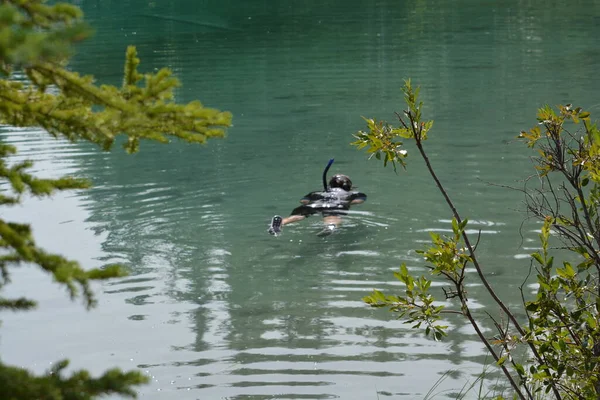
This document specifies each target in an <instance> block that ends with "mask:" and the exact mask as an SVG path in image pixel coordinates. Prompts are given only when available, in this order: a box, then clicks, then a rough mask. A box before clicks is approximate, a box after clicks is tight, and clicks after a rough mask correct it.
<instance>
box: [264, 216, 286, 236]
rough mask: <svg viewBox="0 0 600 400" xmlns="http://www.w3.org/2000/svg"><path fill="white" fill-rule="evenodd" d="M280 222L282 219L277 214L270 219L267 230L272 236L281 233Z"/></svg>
mask: <svg viewBox="0 0 600 400" xmlns="http://www.w3.org/2000/svg"><path fill="white" fill-rule="evenodd" d="M282 222H283V219H282V218H281V217H280V216H279V215H276V216H274V217H273V219H271V225H269V229H268V230H267V232H269V233H270V234H271V235H273V236H279V235H280V234H281V223H282Z"/></svg>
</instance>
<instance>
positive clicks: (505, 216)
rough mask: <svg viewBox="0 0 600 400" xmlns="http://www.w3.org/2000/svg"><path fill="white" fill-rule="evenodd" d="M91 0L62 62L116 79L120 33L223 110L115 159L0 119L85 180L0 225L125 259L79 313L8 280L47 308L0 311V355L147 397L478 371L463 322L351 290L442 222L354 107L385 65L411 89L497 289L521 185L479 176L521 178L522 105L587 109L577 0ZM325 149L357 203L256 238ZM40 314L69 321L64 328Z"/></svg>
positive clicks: (587, 27)
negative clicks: (68, 369)
mask: <svg viewBox="0 0 600 400" xmlns="http://www.w3.org/2000/svg"><path fill="white" fill-rule="evenodd" d="M109 3H110V4H111V7H100V4H103V5H104V4H105V3H104V2H103V3H99V2H93V1H92V2H89V3H87V2H86V4H85V5H84V7H85V11H86V13H87V15H88V16H89V17H90V18H91V20H92V22H94V21H96V22H98V21H105V22H103V24H102V26H101V27H102V29H99V32H98V35H97V38H96V39H95V40H94V41H92V42H90V43H89V44H87V45H86V47H84V48H83V50H85V51H82V52H80V54H79V56H78V58H77V59H76V66H77V67H78V68H82V69H84V70H89V71H94V72H96V75H97V77H98V78H99V79H100V80H101V81H109V82H113V83H116V82H118V79H119V74H120V71H121V65H120V62H121V56H122V54H121V53H122V50H123V45H124V44H125V43H130V42H132V43H135V44H137V45H138V47H139V49H140V52H141V56H142V60H143V63H142V68H143V66H144V65H145V66H146V68H150V69H151V68H154V67H157V66H162V65H164V64H168V65H169V66H170V67H171V68H173V69H174V70H175V72H176V73H177V75H178V76H179V77H180V78H181V79H182V81H183V83H184V87H183V88H182V89H181V90H180V92H179V93H178V97H179V98H180V99H181V100H183V101H187V100H192V99H194V98H197V97H199V98H200V99H201V100H202V101H203V102H205V103H206V104H207V105H209V106H216V107H219V108H222V109H229V110H231V111H232V112H233V113H234V115H235V120H234V123H235V126H234V127H233V128H232V129H231V130H230V132H229V137H228V138H227V139H225V140H222V141H213V142H210V143H209V144H208V145H207V146H206V147H198V146H192V145H186V144H182V143H174V144H173V145H171V146H166V147H165V146H159V145H150V144H143V145H142V152H141V153H139V154H136V155H133V156H127V155H125V154H123V153H122V152H120V151H118V150H117V151H116V152H113V153H101V152H98V151H96V149H94V148H92V147H91V146H88V145H85V144H77V145H72V144H68V143H64V142H62V141H54V140H51V139H49V138H47V137H46V136H42V134H41V133H40V132H36V131H29V130H10V131H9V130H6V129H4V130H3V131H2V133H1V137H2V139H3V140H5V141H7V142H10V143H14V144H16V145H17V146H18V147H19V149H20V155H19V157H28V158H33V159H35V160H37V164H36V168H37V169H38V170H39V171H40V172H42V173H44V174H51V175H59V174H65V173H77V174H79V175H82V176H86V177H88V178H90V179H91V180H92V181H93V183H94V188H93V189H92V190H89V191H84V192H80V193H77V194H75V195H73V194H71V195H68V196H65V197H64V198H63V197H60V198H59V200H58V201H44V202H34V201H32V200H28V202H27V203H26V205H25V207H23V208H20V209H17V210H12V211H11V212H12V213H13V214H14V215H15V218H19V219H22V220H33V222H34V227H36V226H37V227H38V229H37V230H36V232H39V233H38V236H39V235H40V234H41V235H42V237H40V241H41V242H42V243H43V245H44V246H47V247H48V248H49V249H55V250H57V251H61V252H64V253H67V254H71V255H72V256H73V257H75V258H77V259H78V260H80V261H82V262H84V263H85V264H86V265H88V264H89V265H90V266H96V265H101V264H104V263H113V262H120V263H124V264H125V265H127V266H128V268H130V270H131V276H130V277H127V278H123V279H120V280H115V281H112V282H108V283H106V284H105V285H103V286H102V287H99V288H98V291H99V292H100V296H99V297H100V304H101V305H100V307H99V309H98V310H96V311H95V312H93V313H89V314H87V313H84V312H82V311H81V310H80V307H79V306H78V305H71V304H69V303H68V301H66V300H64V294H63V293H60V292H59V293H57V292H55V291H53V289H52V287H48V285H47V284H46V283H45V279H44V277H37V278H36V277H35V275H30V274H32V273H31V272H27V271H25V272H19V273H18V274H17V275H16V277H17V278H18V277H21V279H15V281H16V283H15V284H14V285H13V287H12V288H11V289H10V290H14V291H15V293H18V291H19V290H29V291H33V292H34V293H38V295H39V296H41V298H42V299H44V300H45V301H46V304H47V305H46V306H44V305H42V308H41V310H40V311H38V312H36V313H32V314H23V315H19V316H7V317H6V318H5V324H4V326H3V328H2V333H3V336H2V343H1V344H2V348H1V349H2V354H3V359H4V360H5V361H7V362H12V363H17V364H21V365H25V366H27V367H30V368H32V369H36V370H44V369H45V368H47V366H48V364H49V363H50V362H52V361H56V360H58V359H60V358H61V357H70V358H71V359H73V362H74V363H75V365H76V366H83V365H87V366H89V365H92V366H93V367H92V368H93V370H94V371H100V370H102V369H105V368H108V367H109V366H113V365H118V366H120V367H123V368H135V367H138V368H141V369H142V370H144V371H145V372H146V373H147V374H148V375H149V376H151V377H152V384H151V385H150V386H148V387H144V388H142V389H141V392H142V397H143V398H148V399H170V398H173V396H176V397H178V398H185V399H188V398H189V399H196V398H209V399H212V398H231V399H233V398H236V399H237V398H239V399H242V398H244V399H266V398H280V399H283V398H286V399H299V398H307V399H328V398H344V399H346V398H357V399H358V398H360V399H364V398H378V397H379V398H383V397H405V398H422V397H424V396H425V394H426V393H427V392H428V391H429V389H430V388H431V387H432V386H433V385H434V384H435V382H436V381H437V380H438V379H440V378H441V377H442V376H443V375H444V374H445V373H446V372H447V371H453V373H451V374H450V375H448V377H447V378H445V379H444V380H443V382H442V384H441V385H440V387H439V390H440V391H442V390H446V389H448V390H449V391H445V392H443V393H441V394H440V395H439V397H444V396H447V397H452V395H453V393H455V392H456V391H458V390H460V388H461V387H462V386H463V384H464V382H465V381H466V380H468V379H473V377H475V376H477V375H478V374H480V373H481V372H482V371H483V368H484V366H485V365H486V364H489V360H486V357H485V353H484V352H483V349H482V346H481V345H480V344H479V343H478V342H477V340H476V338H475V336H474V335H473V333H472V331H471V330H470V328H469V327H468V326H467V325H465V323H464V321H462V320H460V319H456V318H449V319H448V320H447V321H445V323H446V324H447V325H450V326H452V327H453V328H454V331H453V332H454V333H453V334H451V335H450V336H449V337H448V338H447V339H446V340H444V341H443V342H440V343H437V342H434V341H432V340H428V339H425V338H423V337H422V335H421V334H418V333H416V332H413V331H412V330H410V328H409V327H408V326H406V325H404V324H402V323H401V322H399V321H396V320H394V319H393V318H392V315H390V314H389V313H387V312H385V311H383V310H372V309H369V308H367V307H366V306H365V305H363V303H362V302H361V301H360V299H361V297H362V296H364V295H366V294H368V293H369V291H370V290H371V289H372V288H378V289H382V290H386V291H390V292H393V291H397V290H399V289H400V288H401V286H400V285H399V283H398V281H394V280H393V278H392V272H393V270H394V269H396V268H397V267H398V266H399V265H400V264H401V263H403V262H405V263H407V265H408V267H409V269H411V270H412V271H413V272H414V273H416V274H421V273H426V272H427V269H426V267H425V265H424V263H423V261H422V258H421V256H420V255H419V254H418V253H416V252H415V250H414V249H416V248H423V247H425V246H426V245H427V243H428V240H429V235H428V232H429V231H434V232H439V233H445V232H450V229H449V228H450V221H449V220H448V216H449V212H448V211H447V210H446V208H445V206H444V204H443V203H441V197H440V196H439V195H438V194H437V192H436V190H435V187H434V186H433V184H432V183H431V182H430V179H428V178H427V176H426V175H425V171H423V169H422V168H421V167H422V165H421V163H420V161H419V160H418V159H417V157H416V154H412V153H411V157H409V168H408V172H403V171H400V172H399V174H398V176H396V175H394V174H393V172H392V171H390V170H387V171H386V170H382V169H381V168H380V166H378V165H376V164H375V163H369V162H367V161H366V160H365V159H364V158H365V157H364V155H363V154H360V153H357V152H356V151H354V150H353V149H351V148H350V147H349V146H348V145H347V143H348V142H349V141H350V140H351V136H350V134H351V133H352V132H355V131H356V130H358V129H361V128H362V122H361V119H360V116H361V115H368V116H371V115H372V116H376V117H378V118H389V117H390V116H391V115H393V114H392V111H393V110H396V109H397V108H398V107H400V103H399V101H400V99H401V98H400V96H399V93H398V88H399V86H400V84H401V79H402V78H404V77H409V76H410V77H413V79H414V80H415V81H416V82H418V83H420V84H422V86H423V91H422V93H423V96H424V101H425V102H426V104H427V112H428V113H431V115H432V118H434V119H435V120H436V126H435V128H434V131H432V141H431V143H427V149H428V151H429V152H430V156H431V158H432V160H433V163H434V167H435V168H437V169H438V171H439V173H440V175H441V177H442V179H443V181H444V183H445V184H446V185H447V187H448V190H449V191H450V193H451V196H452V197H453V199H454V200H455V201H456V203H457V204H458V206H459V209H460V210H462V212H463V213H464V215H465V216H468V217H470V219H471V223H470V225H469V229H470V230H469V232H470V233H472V234H473V235H478V234H481V243H480V247H479V251H480V252H481V253H480V254H481V257H482V260H484V263H485V264H484V267H485V270H486V273H487V275H488V276H489V278H490V280H491V281H492V283H493V284H497V285H498V287H499V291H500V295H501V296H502V297H503V298H505V299H506V300H507V302H508V303H511V304H516V303H518V302H519V299H518V298H515V297H514V293H515V289H516V288H517V287H518V286H519V285H520V284H521V282H522V281H523V279H524V278H525V275H526V272H527V271H526V267H527V264H528V263H527V260H525V259H524V258H523V257H524V255H525V254H527V253H529V252H531V251H532V249H534V248H535V246H536V238H537V233H536V232H535V230H534V229H533V228H531V229H530V228H527V229H524V230H523V235H524V238H523V241H522V240H521V238H520V237H518V232H519V228H520V224H521V221H522V215H521V214H519V213H517V212H515V209H517V208H519V202H520V201H521V198H520V197H519V196H518V195H517V194H515V193H514V192H510V191H507V190H504V189H502V188H499V187H497V186H492V185H489V184H488V183H502V184H511V183H512V182H513V180H514V179H520V178H523V177H524V171H525V170H526V168H528V162H527V159H526V153H524V152H523V151H522V150H521V149H520V148H519V146H518V145H517V144H515V143H512V139H513V138H514V136H515V135H516V132H518V131H520V130H521V129H523V128H524V127H528V126H529V125H531V124H532V123H534V112H535V108H536V107H537V106H539V105H540V102H542V101H548V102H565V101H572V102H578V103H582V104H585V102H588V103H589V104H593V103H592V101H593V100H594V99H593V98H591V93H588V90H589V87H592V86H593V84H594V83H597V80H598V78H597V74H596V73H595V71H596V70H597V67H598V64H600V54H599V53H597V52H595V53H594V51H592V50H593V49H590V48H589V47H588V46H591V44H590V43H589V41H586V40H584V39H585V38H588V37H590V38H591V37H595V36H593V35H592V33H594V32H595V33H598V32H597V31H598V28H597V25H598V24H597V23H596V22H595V21H598V16H599V15H600V13H599V12H598V5H595V4H592V3H593V2H579V3H581V4H580V5H581V7H584V6H585V8H586V9H587V10H589V13H588V14H587V16H582V15H578V16H576V17H575V16H573V17H572V18H576V19H577V20H576V21H570V22H573V23H572V24H571V23H567V22H566V18H571V17H567V16H566V15H569V16H570V15H571V14H570V13H569V14H565V13H558V12H557V13H541V14H540V13H537V12H536V13H534V11H535V10H531V9H529V6H528V5H527V4H524V3H522V2H518V1H515V2H514V7H510V8H495V7H493V6H491V5H481V4H480V3H479V2H469V1H468V2H464V3H461V6H455V5H452V6H450V5H447V4H446V3H443V2H422V1H419V2H414V3H406V4H403V5H397V4H396V3H395V2H388V1H379V2H376V3H375V5H373V4H372V3H371V2H364V1H354V2H350V3H351V5H353V6H354V7H350V6H349V4H350V3H348V4H346V3H345V5H344V7H341V8H340V7H338V6H337V5H336V4H335V2H325V3H324V4H321V3H319V7H316V6H315V7H314V8H313V7H309V6H308V5H307V4H304V3H303V4H302V5H300V4H299V3H296V2H278V5H277V6H271V5H270V4H267V2H246V3H240V4H238V2H236V3H233V2H231V1H225V2H222V1H221V2H213V1H205V2H201V4H200V3H195V2H187V1H183V0H180V1H174V2H169V4H168V5H167V4H166V3H165V4H162V3H160V2H148V3H147V4H146V3H144V4H143V5H136V7H132V4H133V3H132V2H130V1H122V2H109ZM113 6H114V8H113ZM557 7H559V6H557ZM118 10H120V11H121V12H117V11H118ZM109 12H110V15H109V14H108V13H109ZM559 18H560V20H559ZM575 22H576V23H575ZM549 27H552V29H550V28H549ZM596 36H597V35H596ZM566 41H568V43H569V46H563V44H564V43H566ZM559 48H560V49H564V48H568V49H569V50H568V51H562V52H559V51H558V50H557V49H559ZM556 52H559V54H557V55H556V56H555V57H552V58H551V59H552V60H553V61H552V62H550V64H548V63H546V62H544V60H546V59H547V57H548V55H549V54H555V53H556ZM98 54H102V55H103V56H102V57H99V56H98ZM582 54H584V55H585V57H583V58H581V57H579V56H581V55H582ZM573 57H577V58H578V59H579V60H581V59H583V60H584V62H578V63H577V64H576V65H571V63H570V60H571V59H572V58H573ZM567 65H569V66H570V67H571V68H570V69H569V71H566V70H565V66H567ZM584 78H585V79H584ZM507 143H509V144H507ZM411 150H412V149H411V148H409V151H411ZM331 157H335V158H336V162H335V164H334V165H333V167H332V170H331V173H337V172H343V173H346V174H349V175H350V176H351V177H352V180H353V182H355V183H356V184H357V185H358V186H359V188H360V190H361V191H364V192H366V193H367V194H368V195H369V201H368V202H367V203H365V204H364V205H361V206H360V207H356V209H353V211H352V212H351V213H350V215H349V216H348V217H346V219H345V223H344V225H343V226H342V228H341V229H340V231H339V233H337V234H335V235H332V236H330V237H328V238H325V239H323V238H319V237H316V236H315V233H316V232H317V231H318V230H319V228H320V221H319V219H318V218H311V219H308V220H307V221H303V222H302V223H300V224H297V225H293V226H289V227H286V229H285V231H284V234H283V235H282V236H281V237H278V238H273V237H271V236H269V235H268V234H267V233H266V228H267V224H268V222H269V220H270V218H271V216H272V215H273V214H276V213H277V214H282V215H285V214H286V213H288V212H289V211H290V210H292V209H293V208H294V207H295V206H296V205H297V202H298V199H299V198H300V197H301V196H302V195H303V194H304V193H307V192H309V191H311V190H315V189H318V187H319V185H320V175H321V172H322V168H323V167H324V164H325V162H326V160H328V159H329V158H331ZM40 210H45V211H44V212H42V211H40ZM473 275H474V274H473ZM443 285H444V283H442V282H435V283H434V285H433V286H434V290H436V292H437V293H440V294H441V292H442V291H441V289H440V288H441V287H442V286H443ZM469 290H470V295H471V302H472V305H473V307H474V309H478V310H482V311H483V310H487V311H490V312H494V309H493V308H488V305H489V304H490V302H489V299H487V298H486V297H485V296H484V295H483V291H482V288H481V287H480V285H477V284H475V283H474V284H471V285H470V286H469ZM531 290H533V288H531ZM448 305H449V306H451V304H448ZM483 316H484V314H483V313H481V315H480V317H481V318H483ZM3 317H4V316H3ZM51 324H52V326H56V327H57V328H53V329H48V328H47V327H48V326H50V325H51ZM61 324H64V326H72V327H74V329H73V331H72V332H69V333H68V337H67V340H64V338H65V336H64V335H65V332H64V331H62V330H61V329H60V328H59V327H60V326H61ZM40 331H44V338H43V339H40V337H39V332H40ZM491 332H492V331H491V330H490V329H489V327H488V331H487V333H490V334H491ZM89 340H92V341H93V342H94V346H93V348H90V345H89V342H88V341H89ZM49 343H52V346H49V345H48V344H49ZM57 343H60V344H57ZM450 389H453V391H452V390H450Z"/></svg>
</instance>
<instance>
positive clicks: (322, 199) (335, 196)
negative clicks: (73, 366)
mask: <svg viewBox="0 0 600 400" xmlns="http://www.w3.org/2000/svg"><path fill="white" fill-rule="evenodd" d="M305 200H308V204H303V205H301V206H300V207H296V208H294V210H292V215H303V216H305V217H308V216H310V215H313V214H317V213H322V214H323V216H324V217H327V216H331V215H346V214H347V213H346V211H348V210H349V209H350V203H351V202H352V201H353V200H362V201H365V200H367V195H366V194H364V193H360V192H348V191H346V190H344V189H342V188H331V189H329V191H328V192H310V193H309V194H307V195H306V196H304V197H303V198H302V200H301V201H305Z"/></svg>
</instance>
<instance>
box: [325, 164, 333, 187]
mask: <svg viewBox="0 0 600 400" xmlns="http://www.w3.org/2000/svg"><path fill="white" fill-rule="evenodd" d="M331 164H333V158H332V159H331V160H329V162H328V163H327V166H326V167H325V170H324V171H323V190H325V191H326V192H329V187H328V186H327V171H329V168H330V167H331Z"/></svg>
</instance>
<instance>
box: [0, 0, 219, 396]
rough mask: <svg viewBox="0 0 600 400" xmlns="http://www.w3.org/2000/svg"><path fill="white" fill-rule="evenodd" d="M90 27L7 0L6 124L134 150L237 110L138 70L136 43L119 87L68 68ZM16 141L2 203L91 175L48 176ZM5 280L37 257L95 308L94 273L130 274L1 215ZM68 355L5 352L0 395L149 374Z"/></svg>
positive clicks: (76, 15) (72, 388) (116, 389)
mask: <svg viewBox="0 0 600 400" xmlns="http://www.w3.org/2000/svg"><path fill="white" fill-rule="evenodd" d="M90 34H91V29H90V28H89V26H87V25H86V24H85V22H84V21H83V15H82V12H81V10H80V9H79V8H77V7H75V6H73V5H69V4H65V3H58V4H54V5H48V4H46V1H45V0H3V1H2V2H0V75H1V76H0V124H3V125H9V126H14V127H32V126H36V127H42V128H44V129H45V130H46V131H47V132H49V133H50V134H51V135H53V136H55V137H65V138H67V139H69V140H71V141H77V140H80V139H83V140H86V141H90V142H92V143H95V144H97V145H98V146H99V147H100V148H101V149H103V150H110V149H111V148H112V146H113V144H114V142H115V139H116V138H117V136H119V135H122V136H124V137H126V138H127V140H125V141H124V147H125V150H126V151H127V152H136V151H137V150H138V149H139V145H140V141H141V140H151V141H156V142H160V143H167V142H169V141H170V140H171V139H173V138H178V139H181V140H184V141H187V142H192V143H204V142H206V140H207V139H210V138H217V137H223V136H224V133H225V131H224V129H225V128H226V127H228V126H229V125H230V123H231V114H229V113H228V112H221V111H219V110H215V109H210V108H205V107H204V106H203V105H202V104H201V103H200V102H198V101H193V102H191V103H188V104H177V103H176V102H174V100H173V91H174V89H175V88H177V87H178V86H179V81H178V80H177V79H175V78H174V77H172V76H171V72H170V71H169V70H168V69H166V68H163V69H161V70H159V71H158V72H157V73H155V74H141V73H140V72H138V66H139V63H140V60H139V59H138V57H137V53H136V50H135V48H134V47H132V46H130V47H129V48H128V49H127V52H126V59H125V67H124V79H123V84H122V85H121V87H115V86H110V85H97V84H96V83H95V82H94V78H93V76H89V75H88V76H82V75H80V74H78V73H77V72H74V71H71V70H70V69H69V68H68V61H69V57H70V56H71V55H72V46H73V45H74V44H76V43H78V42H80V41H82V40H84V39H85V38H87V37H89V35H90ZM16 151H17V150H16V148H15V147H14V146H11V145H8V144H5V143H2V142H1V141H0V206H5V207H7V206H12V205H16V204H19V203H20V201H21V198H22V196H24V195H29V196H37V197H45V196H50V195H52V194H53V193H55V192H56V191H62V190H72V189H85V188H88V187H89V182H86V181H85V180H82V179H78V178H75V177H63V178H59V179H41V178H37V177H36V176H34V175H32V174H30V173H28V170H30V168H31V167H32V165H33V163H32V162H31V161H21V162H13V161H11V156H12V155H14V154H15V153H16ZM0 249H1V250H0V290H1V289H2V287H4V286H5V285H7V284H8V283H10V278H11V275H10V268H12V267H17V266H20V265H24V264H33V265H37V266H38V267H40V268H41V269H42V270H44V271H46V272H48V273H49V274H50V275H51V276H52V277H53V279H54V281H56V282H57V283H59V284H60V285H63V286H64V287H65V288H66V290H67V292H68V293H69V295H70V296H71V298H73V299H75V298H81V299H82V300H83V301H84V304H85V306H86V307H87V308H91V307H93V306H94V305H95V304H96V299H95V297H94V294H93V293H92V291H91V289H90V281H92V280H104V279H108V278H114V277H119V276H123V275H125V271H124V270H123V269H122V268H121V267H119V266H116V265H112V266H108V267H105V268H98V269H91V270H89V269H88V270H86V269H84V268H83V267H82V266H81V265H79V264H78V263H77V262H75V261H71V260H69V259H67V258H65V257H63V256H61V255H58V254H52V253H49V252H47V251H45V250H43V249H41V248H39V247H38V246H37V245H36V243H35V241H34V239H33V236H32V232H31V229H30V227H29V226H28V225H27V224H23V223H14V222H9V221H5V220H4V219H0ZM35 306H36V303H35V301H34V300H32V299H29V298H12V299H9V298H4V297H2V296H1V295H0V311H23V310H29V309H32V308H34V307H35ZM67 364H68V362H67V361H60V362H58V363H57V364H56V366H55V367H54V368H53V369H52V370H50V371H48V373H47V374H46V375H43V376H35V375H33V374H32V373H30V372H28V371H26V370H24V369H21V368H17V367H11V366H7V365H5V364H3V363H2V362H1V361H0V398H1V399H6V400H9V399H52V400H61V399H91V398H94V397H97V396H100V395H105V394H110V393H118V394H122V395H127V396H135V392H134V391H133V390H132V389H131V386H132V385H136V384H140V383H142V382H145V381H146V380H147V379H146V378H145V377H144V376H142V375H141V374H140V373H138V372H121V371H119V370H117V369H114V370H110V371H107V372H106V373H105V374H104V375H102V376H101V377H99V378H91V377H90V375H89V373H88V372H86V371H76V372H73V373H71V375H70V376H68V377H66V376H64V373H63V372H64V371H63V370H64V369H65V368H66V367H67Z"/></svg>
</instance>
